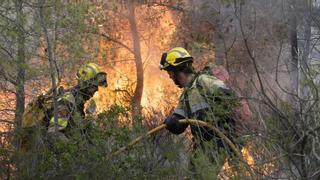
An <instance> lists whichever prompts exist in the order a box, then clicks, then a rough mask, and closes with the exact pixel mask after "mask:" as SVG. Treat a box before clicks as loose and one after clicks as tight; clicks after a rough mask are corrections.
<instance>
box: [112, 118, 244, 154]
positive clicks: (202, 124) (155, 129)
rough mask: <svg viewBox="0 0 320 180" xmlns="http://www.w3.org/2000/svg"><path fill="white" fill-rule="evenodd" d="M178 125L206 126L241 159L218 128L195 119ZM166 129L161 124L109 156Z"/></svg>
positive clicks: (184, 120) (235, 148) (182, 121)
mask: <svg viewBox="0 0 320 180" xmlns="http://www.w3.org/2000/svg"><path fill="white" fill-rule="evenodd" d="M179 122H180V123H189V124H193V125H201V126H206V127H208V128H210V129H212V130H213V131H214V132H215V133H216V134H217V135H218V136H219V137H220V138H221V139H223V141H224V142H225V143H227V144H228V145H229V146H230V148H231V149H232V150H233V151H234V152H235V153H236V155H237V156H238V157H240V158H242V155H241V153H240V151H239V150H238V148H237V147H236V146H235V145H234V143H233V142H232V141H231V140H230V139H229V138H228V137H227V136H226V135H224V134H223V132H221V131H220V130H219V129H218V128H216V127H214V126H212V125H210V124H208V123H206V122H204V121H200V120H196V119H181V120H179ZM164 128H166V125H165V124H162V125H160V126H158V127H156V128H154V129H152V130H150V131H148V132H147V133H146V134H144V135H142V136H139V137H137V138H136V139H134V140H132V141H131V142H129V143H128V144H127V145H126V146H123V147H121V148H120V149H118V150H117V151H115V152H114V153H112V154H111V156H116V155H118V154H120V153H121V152H123V151H125V150H127V149H129V148H130V147H132V146H134V145H135V144H137V143H138V142H139V141H140V140H141V139H142V138H144V137H148V136H149V135H152V134H154V133H156V132H158V131H160V130H162V129H164Z"/></svg>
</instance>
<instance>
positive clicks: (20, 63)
mask: <svg viewBox="0 0 320 180" xmlns="http://www.w3.org/2000/svg"><path fill="white" fill-rule="evenodd" d="M15 8H16V18H17V19H16V22H17V26H16V27H17V45H18V53H17V68H18V69H17V72H18V74H17V77H16V83H17V84H16V86H15V89H16V110H15V123H16V127H15V128H16V132H17V133H18V134H19V133H20V130H21V124H22V118H23V113H24V104H25V91H24V84H25V34H24V29H23V27H24V14H23V1H22V0H18V1H16V2H15ZM14 145H15V146H16V148H17V149H18V150H19V149H20V138H19V137H17V138H16V139H15V140H14Z"/></svg>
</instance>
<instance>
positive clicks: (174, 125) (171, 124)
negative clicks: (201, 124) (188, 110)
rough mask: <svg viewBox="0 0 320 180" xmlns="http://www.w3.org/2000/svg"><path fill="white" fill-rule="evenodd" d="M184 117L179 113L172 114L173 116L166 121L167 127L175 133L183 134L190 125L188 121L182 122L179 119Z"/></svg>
mask: <svg viewBox="0 0 320 180" xmlns="http://www.w3.org/2000/svg"><path fill="white" fill-rule="evenodd" d="M180 119H183V117H182V116H179V115H177V114H172V115H171V116H169V117H167V118H166V120H165V121H164V124H165V125H166V129H167V130H168V131H170V132H171V133H173V134H181V133H183V132H184V130H185V129H186V128H187V127H188V125H189V124H188V123H180V122H179V120H180Z"/></svg>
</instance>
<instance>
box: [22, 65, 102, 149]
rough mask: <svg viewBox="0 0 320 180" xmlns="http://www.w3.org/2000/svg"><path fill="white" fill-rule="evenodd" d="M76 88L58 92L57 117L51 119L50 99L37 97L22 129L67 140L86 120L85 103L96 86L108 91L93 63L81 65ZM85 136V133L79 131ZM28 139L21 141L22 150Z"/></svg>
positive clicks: (29, 108)
mask: <svg viewBox="0 0 320 180" xmlns="http://www.w3.org/2000/svg"><path fill="white" fill-rule="evenodd" d="M76 78H77V80H78V84H77V85H76V86H74V87H72V88H71V89H69V90H66V91H64V90H63V89H62V88H60V90H59V93H58V94H59V95H58V97H57V117H56V120H55V117H54V108H53V97H52V95H49V96H44V95H41V96H39V97H37V98H36V99H35V100H34V101H33V102H32V103H30V104H29V105H28V107H27V109H26V111H25V113H24V118H23V121H22V127H23V129H24V130H25V131H30V130H31V131H34V128H35V127H41V128H42V129H45V131H46V132H47V134H49V135H50V136H52V137H55V138H60V139H65V140H67V136H68V135H67V134H68V131H70V130H71V129H72V128H74V127H78V126H77V125H79V124H81V122H77V120H81V119H83V118H84V116H85V111H84V109H85V103H86V102H87V101H88V100H89V99H90V98H92V97H93V95H94V93H95V92H97V91H98V87H99V86H103V87H107V74H106V73H105V72H103V71H101V69H100V68H99V66H98V65H97V64H95V63H88V64H85V65H83V66H82V67H81V68H80V69H79V71H78V73H77V76H76ZM80 130H81V131H82V133H84V131H85V129H81V128H80ZM28 144H29V145H30V143H28V139H25V138H23V139H22V146H25V149H29V147H27V146H28Z"/></svg>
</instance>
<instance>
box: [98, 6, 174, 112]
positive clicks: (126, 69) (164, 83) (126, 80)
mask: <svg viewBox="0 0 320 180" xmlns="http://www.w3.org/2000/svg"><path fill="white" fill-rule="evenodd" d="M150 11H152V12H150ZM148 13H153V14H156V15H157V16H158V17H157V18H159V24H157V26H153V28H150V23H149V22H148V20H146V16H145V14H148ZM136 20H137V24H138V29H139V33H140V37H141V42H140V45H141V55H142V60H143V64H144V87H143V96H142V100H141V105H142V107H144V109H143V112H144V113H147V112H146V109H149V108H151V109H157V110H159V111H162V112H164V111H165V110H167V109H170V108H168V106H171V107H173V105H174V104H175V103H176V99H177V96H178V95H177V92H178V89H177V88H176V87H175V85H174V84H173V83H172V82H171V81H170V79H169V78H168V77H167V75H166V73H165V72H161V71H160V69H159V59H160V57H161V53H162V51H163V50H166V49H168V48H169V47H168V43H170V42H171V39H172V38H171V37H172V35H173V34H174V32H175V29H176V25H175V22H174V18H173V15H172V13H171V12H170V11H169V10H168V9H166V8H164V7H151V8H145V7H139V8H137V10H136ZM124 26H128V24H126V23H124ZM146 27H148V28H146ZM127 29H128V28H123V29H122V31H120V32H117V33H115V34H116V36H117V37H119V38H118V39H117V40H118V41H120V42H122V43H123V44H126V45H128V47H130V44H132V42H131V35H130V32H128V31H127ZM144 38H147V40H146V39H144ZM98 59H99V62H100V64H104V67H105V70H106V72H107V73H108V82H109V87H108V88H107V89H100V90H99V92H98V93H97V95H96V96H95V98H94V99H95V101H96V103H97V110H98V112H101V111H105V110H107V109H108V108H109V107H110V105H112V104H113V103H115V102H118V103H121V104H122V105H125V104H128V103H129V102H128V101H130V99H128V95H132V93H133V90H134V88H135V83H134V82H135V79H136V76H135V75H136V73H135V64H134V57H133V55H132V54H131V52H128V50H127V49H126V48H117V47H116V45H115V44H113V42H109V41H107V40H105V39H103V38H101V39H100V40H99V53H98ZM104 62H107V63H104Z"/></svg>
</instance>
